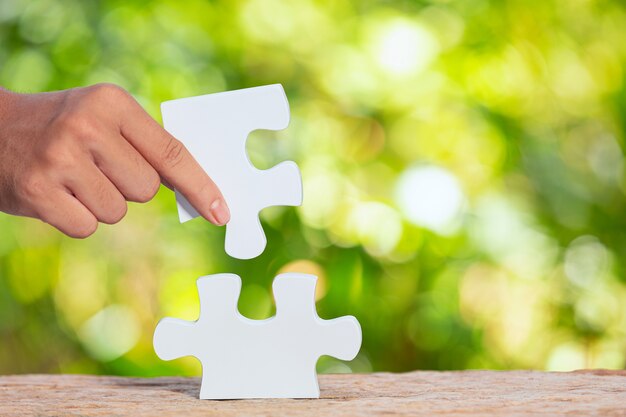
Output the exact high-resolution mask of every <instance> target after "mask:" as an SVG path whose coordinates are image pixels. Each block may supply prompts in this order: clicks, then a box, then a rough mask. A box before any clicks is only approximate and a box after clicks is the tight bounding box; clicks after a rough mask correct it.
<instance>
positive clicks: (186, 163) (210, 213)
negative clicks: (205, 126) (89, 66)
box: [120, 97, 230, 225]
mask: <svg viewBox="0 0 626 417" xmlns="http://www.w3.org/2000/svg"><path fill="white" fill-rule="evenodd" d="M130 102H131V103H130V105H129V106H128V107H129V108H128V109H125V110H124V114H123V116H122V118H121V122H120V130H121V133H122V135H123V136H124V137H125V138H126V140H127V141H128V142H129V143H130V144H131V145H133V147H135V149H137V151H138V152H139V153H140V154H141V155H142V156H143V157H144V158H145V159H146V161H148V163H149V164H150V165H152V167H153V168H154V169H155V170H156V171H157V172H158V173H159V175H160V176H161V178H162V179H163V180H164V181H165V182H167V183H168V184H170V185H171V186H173V187H174V188H175V189H176V190H177V191H179V192H180V193H181V194H182V195H184V196H185V198H186V199H187V200H188V201H189V203H190V204H191V205H192V206H193V207H194V208H195V209H196V211H197V212H198V213H199V214H200V215H201V216H202V217H204V218H205V219H207V220H208V221H210V222H211V223H214V224H217V225H224V224H226V223H227V222H228V220H230V212H229V210H228V206H227V204H226V201H225V200H224V197H223V196H222V193H221V192H220V190H219V189H218V187H217V185H215V183H214V182H213V180H211V178H210V177H209V176H208V175H207V173H206V172H205V171H204V169H202V167H201V166H200V164H198V162H197V161H196V160H195V159H194V157H193V156H192V155H191V153H189V151H188V150H187V148H186V147H185V145H183V143H182V142H180V141H179V140H178V139H176V138H175V137H174V136H172V135H170V134H169V133H168V132H167V131H166V130H165V129H163V128H162V127H161V126H160V125H159V124H158V123H157V122H156V120H154V119H153V118H152V117H151V116H150V115H149V114H148V113H146V111H145V110H144V109H143V108H142V107H141V106H140V105H139V103H137V101H135V99H133V98H132V97H131V100H130Z"/></svg>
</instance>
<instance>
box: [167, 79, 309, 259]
mask: <svg viewBox="0 0 626 417" xmlns="http://www.w3.org/2000/svg"><path fill="white" fill-rule="evenodd" d="M161 112H162V115H163V125H164V126H165V128H166V129H167V130H168V131H169V132H170V133H171V134H172V135H173V136H175V137H176V138H178V139H179V140H180V141H181V142H183V143H184V144H185V146H186V147H187V149H188V150H189V151H190V152H191V154H192V155H193V156H194V157H195V159H196V160H197V161H198V163H199V164H200V166H202V168H203V169H204V170H205V171H206V172H207V174H208V175H209V176H210V177H211V178H212V179H213V181H214V182H215V183H216V184H217V186H218V187H219V188H220V190H221V191H222V194H223V195H224V198H225V200H226V203H227V204H228V207H229V209H230V213H231V219H230V221H229V222H228V224H227V225H226V241H225V250H226V253H228V254H229V255H230V256H232V257H235V258H240V259H250V258H254V257H256V256H258V255H260V254H261V253H262V252H263V250H264V249H265V246H266V244H267V240H266V237H265V233H264V232H263V228H262V226H261V222H260V221H259V212H260V211H261V210H263V209H264V208H266V207H270V206H278V205H283V206H299V205H301V204H302V179H301V176H300V170H299V169H298V166H297V165H296V164H295V163H294V162H292V161H285V162H282V163H280V164H278V165H276V166H274V167H272V168H270V169H267V170H259V169H257V168H255V167H254V166H253V165H252V164H251V163H250V160H249V159H248V155H247V153H246V142H247V139H248V136H249V134H250V133H251V132H252V131H254V130H259V129H267V130H282V129H285V128H286V127H287V126H288V124H289V118H290V112H289V102H288V101H287V97H286V95H285V91H284V90H283V88H282V86H281V85H280V84H273V85H267V86H262V87H255V88H248V89H243V90H235V91H227V92H223V93H217V94H208V95H204V96H198V97H190V98H184V99H178V100H172V101H167V102H164V103H162V104H161ZM176 200H177V205H178V213H179V218H180V221H181V223H182V222H186V221H188V220H191V219H193V218H195V217H197V216H198V215H199V214H198V212H197V211H196V210H195V209H194V208H193V207H192V206H191V205H190V204H189V202H188V201H187V200H186V199H185V197H184V196H182V195H181V194H180V193H178V192H176Z"/></svg>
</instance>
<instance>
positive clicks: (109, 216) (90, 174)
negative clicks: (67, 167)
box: [64, 161, 127, 224]
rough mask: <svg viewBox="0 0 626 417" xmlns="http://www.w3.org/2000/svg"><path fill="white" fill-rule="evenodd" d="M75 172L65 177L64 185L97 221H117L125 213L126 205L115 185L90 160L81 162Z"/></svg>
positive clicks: (110, 222) (111, 222) (109, 222)
mask: <svg viewBox="0 0 626 417" xmlns="http://www.w3.org/2000/svg"><path fill="white" fill-rule="evenodd" d="M77 172H78V174H74V175H69V176H68V178H66V179H65V181H64V185H65V186H66V187H67V188H68V190H70V191H71V192H72V194H74V195H75V196H76V198H77V199H78V200H79V201H80V202H81V203H82V204H83V205H84V206H85V207H87V208H88V209H89V211H90V212H91V213H93V215H94V216H95V217H96V219H98V221H100V222H102V223H107V224H114V223H117V222H119V221H120V220H121V219H122V218H123V217H124V216H125V215H126V210H127V205H126V200H125V199H124V196H122V194H121V193H120V192H119V190H118V189H117V188H116V187H115V185H113V183H112V182H111V181H110V180H109V179H108V178H107V177H106V176H105V175H104V174H103V173H102V171H100V170H99V169H98V167H96V165H95V164H94V163H93V162H91V161H88V162H86V163H84V164H82V166H80V167H79V168H78V171H77Z"/></svg>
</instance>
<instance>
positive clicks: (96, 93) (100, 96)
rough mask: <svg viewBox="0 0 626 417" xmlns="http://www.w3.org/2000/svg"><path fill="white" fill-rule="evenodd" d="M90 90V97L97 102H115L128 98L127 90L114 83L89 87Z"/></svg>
mask: <svg viewBox="0 0 626 417" xmlns="http://www.w3.org/2000/svg"><path fill="white" fill-rule="evenodd" d="M88 89H89V90H88V93H89V94H88V96H91V97H93V98H94V99H96V100H105V101H109V100H111V101H115V100H119V99H124V98H127V97H128V93H127V92H126V90H124V89H123V88H122V87H120V86H118V85H116V84H112V83H99V84H95V85H92V86H91V87H88Z"/></svg>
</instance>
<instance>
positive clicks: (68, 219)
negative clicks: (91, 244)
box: [37, 189, 98, 239]
mask: <svg viewBox="0 0 626 417" xmlns="http://www.w3.org/2000/svg"><path fill="white" fill-rule="evenodd" d="M37 211H38V213H37V217H39V218H40V219H41V220H42V221H44V222H45V223H48V224H50V225H52V226H54V227H56V228H57V229H59V230H60V231H61V232H63V233H65V234H66V235H68V236H70V237H74V238H80V239H84V238H86V237H88V236H90V235H92V234H93V233H94V232H95V231H96V229H97V228H98V221H97V220H96V218H95V216H94V215H93V214H92V213H91V212H90V211H89V209H87V207H85V206H84V205H83V204H82V203H81V202H80V201H78V200H77V199H76V198H75V197H74V196H73V195H72V194H70V193H69V191H67V190H61V189H59V190H53V191H51V192H50V193H49V194H48V196H46V199H45V200H44V201H42V202H41V203H40V204H39V208H38V210H37Z"/></svg>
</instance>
